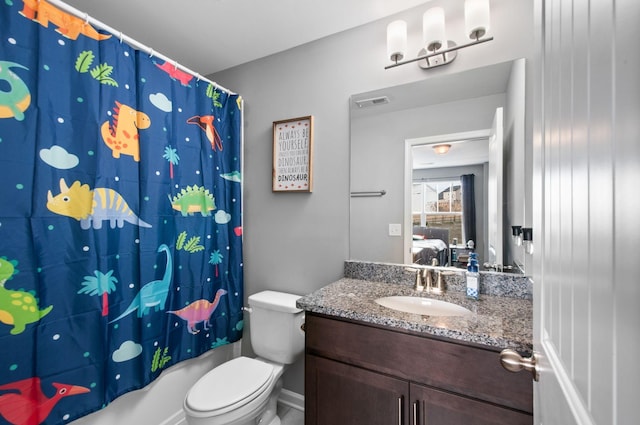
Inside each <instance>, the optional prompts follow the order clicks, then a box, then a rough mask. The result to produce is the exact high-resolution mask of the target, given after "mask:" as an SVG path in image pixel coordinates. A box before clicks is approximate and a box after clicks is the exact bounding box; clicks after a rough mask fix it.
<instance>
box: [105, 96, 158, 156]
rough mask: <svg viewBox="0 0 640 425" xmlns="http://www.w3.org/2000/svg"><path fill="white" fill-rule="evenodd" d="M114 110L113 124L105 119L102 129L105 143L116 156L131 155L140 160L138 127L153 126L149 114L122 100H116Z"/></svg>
mask: <svg viewBox="0 0 640 425" xmlns="http://www.w3.org/2000/svg"><path fill="white" fill-rule="evenodd" d="M113 111H114V112H115V114H114V115H113V124H110V123H109V121H105V122H104V123H103V124H102V127H101V129H100V130H101V133H102V139H103V140H104V143H105V144H106V145H107V146H108V147H109V148H110V149H111V151H112V154H113V157H114V158H120V155H131V156H132V157H133V160H134V161H136V162H140V143H139V135H138V129H140V130H144V129H145V128H149V127H150V126H151V119H150V118H149V115H147V114H145V113H144V112H140V111H136V110H135V109H133V108H132V107H131V106H127V105H125V104H122V103H120V102H116V106H115V108H113Z"/></svg>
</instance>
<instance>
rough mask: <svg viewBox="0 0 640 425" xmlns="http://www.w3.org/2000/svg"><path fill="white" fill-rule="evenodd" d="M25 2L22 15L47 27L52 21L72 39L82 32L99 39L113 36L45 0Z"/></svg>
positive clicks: (62, 32) (75, 38)
mask: <svg viewBox="0 0 640 425" xmlns="http://www.w3.org/2000/svg"><path fill="white" fill-rule="evenodd" d="M23 2H24V7H23V8H22V11H20V12H19V13H20V14H21V15H22V16H24V17H25V18H28V19H31V20H32V21H35V22H38V23H39V24H40V25H42V26H43V27H45V28H48V27H49V22H51V23H53V24H54V25H56V26H57V27H58V29H57V30H56V31H58V32H59V33H60V34H62V35H63V36H65V37H67V38H70V39H71V40H77V39H78V36H79V35H80V34H84V35H85V36H87V37H89V38H93V39H94V40H98V41H101V40H106V39H107V38H110V37H111V35H109V34H100V33H99V32H98V31H96V29H95V28H93V27H92V26H91V25H89V24H88V23H87V22H85V21H84V20H82V19H80V18H78V17H77V16H73V15H72V14H70V13H67V12H65V11H63V10H61V9H58V8H57V7H55V6H54V5H52V4H51V3H49V2H47V1H45V0H23Z"/></svg>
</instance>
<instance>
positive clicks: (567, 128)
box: [532, 0, 640, 425]
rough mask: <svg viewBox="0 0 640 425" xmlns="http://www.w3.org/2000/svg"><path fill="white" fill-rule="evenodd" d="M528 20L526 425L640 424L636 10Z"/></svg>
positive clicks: (540, 3)
mask: <svg viewBox="0 0 640 425" xmlns="http://www.w3.org/2000/svg"><path fill="white" fill-rule="evenodd" d="M535 11H536V13H535V15H536V18H535V19H536V28H537V34H536V44H537V51H538V52H537V53H538V54H537V57H536V60H535V61H534V67H535V68H536V69H535V70H534V71H535V74H536V84H535V89H534V90H533V91H534V93H533V95H534V125H533V127H534V135H533V155H534V159H533V162H534V163H533V205H532V209H533V220H532V224H533V226H532V227H533V232H534V233H533V236H534V247H535V252H534V253H533V256H532V259H533V268H534V273H533V278H534V350H535V351H536V352H537V353H538V356H539V365H540V381H539V382H538V383H536V384H534V394H535V395H534V410H535V415H534V417H535V423H536V424H545V425H555V424H557V425H572V424H579V425H589V424H597V425H631V424H638V423H640V422H638V421H639V419H638V418H639V417H640V413H638V388H639V387H640V362H638V361H637V357H638V353H640V278H639V276H640V273H639V272H638V271H639V270H640V48H639V46H638V41H639V40H640V26H639V25H638V23H639V22H640V2H638V1H637V0H590V1H589V0H584V1H576V0H536V1H535Z"/></svg>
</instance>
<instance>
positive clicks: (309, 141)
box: [273, 116, 313, 192]
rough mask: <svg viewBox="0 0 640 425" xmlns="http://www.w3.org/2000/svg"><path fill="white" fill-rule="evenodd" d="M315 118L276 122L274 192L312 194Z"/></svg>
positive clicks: (274, 129)
mask: <svg viewBox="0 0 640 425" xmlns="http://www.w3.org/2000/svg"><path fill="white" fill-rule="evenodd" d="M312 156H313V116H308V117H300V118H292V119H288V120H283V121H274V122H273V191H274V192H311V190H312V183H313V158H312Z"/></svg>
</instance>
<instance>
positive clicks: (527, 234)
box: [522, 227, 533, 255]
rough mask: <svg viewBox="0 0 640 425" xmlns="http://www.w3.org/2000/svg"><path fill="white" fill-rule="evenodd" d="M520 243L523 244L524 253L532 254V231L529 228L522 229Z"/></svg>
mask: <svg viewBox="0 0 640 425" xmlns="http://www.w3.org/2000/svg"><path fill="white" fill-rule="evenodd" d="M522 241H523V242H522V243H523V244H524V252H526V253H527V254H529V255H531V254H533V229H532V228H531V227H523V228H522Z"/></svg>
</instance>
